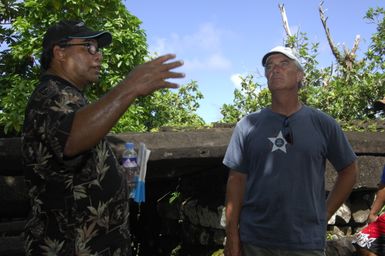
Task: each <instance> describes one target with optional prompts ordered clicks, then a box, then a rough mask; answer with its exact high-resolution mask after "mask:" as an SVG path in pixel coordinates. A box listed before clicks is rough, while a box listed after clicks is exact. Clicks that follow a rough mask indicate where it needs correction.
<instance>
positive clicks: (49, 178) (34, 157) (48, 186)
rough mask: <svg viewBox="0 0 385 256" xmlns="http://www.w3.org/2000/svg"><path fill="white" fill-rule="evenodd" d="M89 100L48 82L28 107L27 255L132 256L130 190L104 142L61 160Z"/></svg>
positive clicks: (57, 82) (25, 135)
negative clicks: (75, 120) (77, 116)
mask: <svg viewBox="0 0 385 256" xmlns="http://www.w3.org/2000/svg"><path fill="white" fill-rule="evenodd" d="M86 104H87V101H86V99H85V97H84V96H83V93H82V92H81V91H79V90H78V89H77V88H76V87H74V86H73V85H71V84H70V83H69V82H67V81H66V80H63V79H61V78H60V77H57V76H52V75H46V76H43V77H42V79H41V82H40V85H39V86H38V87H37V89H36V90H35V91H34V93H33V94H32V96H31V98H30V100H29V103H28V106H27V108H26V114H25V121H24V128H23V136H22V137H23V143H22V152H23V161H24V166H25V167H26V169H25V179H26V184H27V186H28V193H29V196H30V198H31V205H32V209H31V214H30V216H29V218H28V221H27V224H26V229H25V251H26V255H39V256H40V255H71V256H72V255H79V256H80V255H82V256H85V255H98V256H101V255H114V256H118V255H131V251H130V233H129V224H128V218H129V210H128V188H127V182H126V179H125V178H124V175H123V172H122V170H121V169H120V168H121V167H120V165H119V164H118V162H117V160H116V157H115V155H114V153H113V151H112V150H111V148H110V146H109V145H108V143H107V141H106V140H102V141H100V143H98V144H97V145H96V146H95V147H94V148H92V149H91V150H89V151H87V152H84V153H82V154H80V155H78V156H76V157H72V158H67V157H65V156H64V155H63V149H64V145H65V143H66V140H67V138H68V135H69V133H70V130H71V126H72V121H73V118H74V116H75V113H76V111H77V110H78V109H80V108H81V107H83V106H84V105H86Z"/></svg>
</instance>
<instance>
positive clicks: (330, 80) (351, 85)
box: [221, 8, 385, 130]
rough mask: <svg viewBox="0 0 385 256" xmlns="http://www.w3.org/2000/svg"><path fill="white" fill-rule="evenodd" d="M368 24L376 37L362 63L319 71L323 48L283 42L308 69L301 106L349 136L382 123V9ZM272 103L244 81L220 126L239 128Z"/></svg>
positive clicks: (298, 38)
mask: <svg viewBox="0 0 385 256" xmlns="http://www.w3.org/2000/svg"><path fill="white" fill-rule="evenodd" d="M365 18H366V19H367V20H369V21H370V22H372V23H374V24H376V25H377V32H376V33H375V34H374V35H373V36H372V43H371V44H370V46H369V49H368V50H367V53H366V54H365V56H364V57H363V58H362V59H361V60H356V59H355V57H356V56H353V59H352V56H351V55H348V54H346V55H342V57H341V59H339V60H337V64H334V65H331V66H328V67H323V68H319V67H318V62H317V56H318V46H319V44H318V43H309V40H308V38H307V37H306V33H299V34H297V35H295V36H292V37H289V38H287V39H286V40H285V44H286V45H288V46H290V47H294V48H296V49H297V50H298V52H299V54H300V56H301V59H302V62H303V65H304V69H305V79H304V84H305V86H304V87H303V88H302V89H301V90H300V97H301V100H302V101H303V102H304V103H305V104H307V105H309V106H313V107H315V108H319V109H321V110H323V111H325V112H326V113H328V114H330V115H331V116H333V117H334V118H336V119H337V121H339V122H340V123H341V124H342V126H343V128H344V129H346V130H357V129H361V128H360V127H357V126H356V125H354V124H356V121H357V120H360V121H362V122H365V121H367V120H373V119H378V118H380V117H381V116H382V117H383V113H379V112H378V111H377V110H376V109H374V108H373V105H374V102H375V101H376V100H378V99H381V98H383V97H384V96H385V84H384V81H385V75H384V72H383V71H384V68H385V65H384V63H385V61H384V58H385V57H384V56H385V55H384V53H385V51H384V49H385V11H384V9H383V8H377V9H369V11H368V12H367V15H366V17H365ZM342 52H344V51H342ZM256 89H258V90H257V91H256ZM256 92H257V93H256ZM269 97H270V92H269V91H268V90H267V89H266V86H264V85H261V84H259V83H255V82H254V81H253V76H252V75H248V76H246V78H243V80H242V88H241V89H236V90H235V91H234V103H233V104H224V105H223V106H222V108H221V113H222V115H223V118H222V120H221V122H236V121H238V120H239V119H240V118H241V117H242V116H244V115H245V114H248V113H250V112H252V111H256V110H257V109H260V108H262V107H266V106H268V105H269V104H270V100H269ZM353 121H354V122H353Z"/></svg>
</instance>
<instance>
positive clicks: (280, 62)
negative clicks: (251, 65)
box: [265, 53, 303, 91]
mask: <svg viewBox="0 0 385 256" xmlns="http://www.w3.org/2000/svg"><path fill="white" fill-rule="evenodd" d="M265 76H266V78H267V83H268V86H269V89H270V91H276V90H292V89H298V84H299V82H300V81H301V80H302V79H303V72H302V70H300V69H299V68H298V67H297V66H296V64H295V62H294V61H293V60H292V59H290V58H288V57H286V56H285V55H283V54H281V53H277V54H272V55H270V56H269V57H268V58H267V61H266V65H265Z"/></svg>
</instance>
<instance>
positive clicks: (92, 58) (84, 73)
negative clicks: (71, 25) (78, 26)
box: [61, 38, 103, 89]
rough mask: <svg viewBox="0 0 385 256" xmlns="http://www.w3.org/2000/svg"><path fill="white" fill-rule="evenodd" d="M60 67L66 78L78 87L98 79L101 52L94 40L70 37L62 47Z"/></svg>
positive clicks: (83, 86)
mask: <svg viewBox="0 0 385 256" xmlns="http://www.w3.org/2000/svg"><path fill="white" fill-rule="evenodd" d="M62 51H63V54H64V55H63V56H64V57H63V58H62V59H61V67H62V68H63V71H64V75H65V76H66V78H67V79H68V80H70V81H71V82H72V83H74V84H75V85H76V86H78V87H79V89H84V88H85V87H86V86H87V85H88V84H90V83H94V82H97V81H98V80H99V75H100V68H101V61H102V59H103V57H102V53H101V52H99V51H98V44H97V41H96V40H87V39H77V38H76V39H72V40H71V41H69V42H67V44H66V46H65V47H62Z"/></svg>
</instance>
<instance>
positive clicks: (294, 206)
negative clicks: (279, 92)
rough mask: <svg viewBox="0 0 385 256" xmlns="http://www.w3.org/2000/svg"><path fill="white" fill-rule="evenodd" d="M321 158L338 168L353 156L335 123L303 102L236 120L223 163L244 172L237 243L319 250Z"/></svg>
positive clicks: (322, 215)
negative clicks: (288, 111) (293, 108)
mask: <svg viewBox="0 0 385 256" xmlns="http://www.w3.org/2000/svg"><path fill="white" fill-rule="evenodd" d="M285 119H287V120H285ZM285 124H286V125H285ZM287 134H290V137H291V138H290V139H289V138H288V137H287V136H286V135H287ZM285 137H286V138H287V139H285ZM287 141H291V143H288V142H287ZM326 159H328V160H329V161H330V162H331V163H332V165H333V166H334V167H335V169H336V170H337V171H339V170H341V169H343V168H345V167H346V166H348V165H349V164H351V163H352V162H353V161H354V160H355V159H356V155H355V153H354V152H353V150H352V148H351V146H350V144H349V142H348V140H347V138H346V136H345V135H344V133H343V131H342V130H341V128H340V127H339V125H338V124H337V123H336V121H335V120H334V119H333V118H331V117H330V116H328V115H326V114H325V113H323V112H321V111H319V110H317V109H313V108H310V107H307V106H303V107H302V108H301V109H300V110H299V111H298V112H296V113H294V114H293V115H291V116H289V117H286V116H283V115H280V114H278V113H274V112H272V111H271V110H270V109H268V108H266V109H262V110H261V111H258V112H255V113H252V114H250V115H248V116H246V117H244V118H243V119H242V120H240V121H239V122H238V124H237V126H236V127H235V129H234V132H233V135H232V137H231V141H230V144H229V146H228V148H227V151H226V154H225V157H224V160H223V163H224V164H225V165H226V166H228V167H229V168H230V169H234V170H236V171H239V172H242V173H245V174H247V175H248V177H247V183H246V192H245V195H244V201H243V207H242V210H241V216H240V236H241V241H242V242H246V243H251V244H254V245H256V246H260V247H270V248H283V249H293V250H318V249H320V250H322V249H324V247H325V236H326V234H325V233H326V225H327V220H326V200H325V187H324V183H325V181H324V176H325V165H326Z"/></svg>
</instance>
